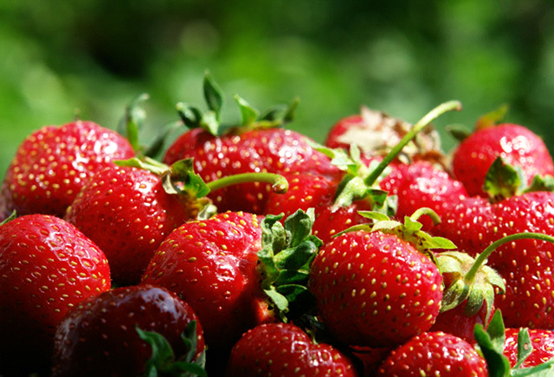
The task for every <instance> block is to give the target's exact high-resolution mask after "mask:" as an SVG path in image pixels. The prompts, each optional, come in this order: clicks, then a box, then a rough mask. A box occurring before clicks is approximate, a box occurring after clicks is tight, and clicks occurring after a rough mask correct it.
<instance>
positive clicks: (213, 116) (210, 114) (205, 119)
mask: <svg viewBox="0 0 555 378" xmlns="http://www.w3.org/2000/svg"><path fill="white" fill-rule="evenodd" d="M200 126H201V127H202V128H203V129H204V130H207V131H208V132H209V133H210V134H212V135H214V136H218V135H222V134H223V129H222V125H220V121H219V120H218V114H217V113H216V112H214V111H213V110H207V111H206V112H204V114H203V115H202V118H201V120H200Z"/></svg>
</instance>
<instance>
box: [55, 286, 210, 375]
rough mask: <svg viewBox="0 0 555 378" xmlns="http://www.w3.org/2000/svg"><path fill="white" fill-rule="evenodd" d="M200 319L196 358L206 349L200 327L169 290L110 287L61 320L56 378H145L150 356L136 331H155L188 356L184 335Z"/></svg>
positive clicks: (185, 306) (57, 336)
mask: <svg viewBox="0 0 555 378" xmlns="http://www.w3.org/2000/svg"><path fill="white" fill-rule="evenodd" d="M193 320H194V321H197V328H196V333H197V356H198V355H199V354H200V353H201V352H202V351H203V350H204V338H203V334H202V326H201V325H200V323H198V318H197V316H196V314H195V313H194V311H193V310H192V308H191V307H190V306H189V305H188V304H187V303H186V302H183V301H182V300H181V299H179V297H177V295H175V293H172V292H170V291H169V290H167V289H164V288H159V287H154V286H149V285H143V286H127V287H120V288H116V289H112V290H111V291H108V292H105V293H102V294H100V295H98V296H95V297H92V298H89V299H88V300H86V301H84V302H82V303H81V304H80V305H79V306H78V307H77V308H75V309H74V310H72V311H71V312H69V313H68V314H67V316H66V317H65V318H64V319H63V320H62V321H61V322H60V324H59V326H58V328H57V330H56V335H55V348H54V358H53V360H54V365H53V370H52V372H53V375H54V376H141V375H143V374H144V368H145V363H146V361H147V360H148V359H149V358H150V357H151V355H152V349H151V347H150V346H149V345H148V343H147V342H146V341H144V340H142V339H141V338H140V336H139V334H138V333H137V331H136V329H135V327H136V326H137V327H139V328H140V329H141V330H143V331H151V332H157V333H159V334H161V335H162V336H164V337H165V338H166V339H167V340H168V342H169V343H170V345H172V347H173V350H174V353H175V354H176V358H177V359H178V358H179V357H180V356H181V355H183V354H184V352H185V351H184V343H183V341H182V340H181V334H182V333H183V331H184V330H185V328H186V326H187V325H188V324H189V322H191V321H193Z"/></svg>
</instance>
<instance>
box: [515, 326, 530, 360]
mask: <svg viewBox="0 0 555 378" xmlns="http://www.w3.org/2000/svg"><path fill="white" fill-rule="evenodd" d="M532 350H533V347H532V341H531V340H530V333H529V332H528V329H527V328H521V329H519V331H518V339H517V360H516V364H515V366H514V367H515V368H517V369H518V368H520V365H522V363H523V362H524V361H525V360H526V358H528V356H530V354H532Z"/></svg>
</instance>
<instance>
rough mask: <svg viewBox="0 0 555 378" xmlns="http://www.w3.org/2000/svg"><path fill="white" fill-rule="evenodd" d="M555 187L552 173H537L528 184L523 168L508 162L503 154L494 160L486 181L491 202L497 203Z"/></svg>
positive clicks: (486, 189)
mask: <svg viewBox="0 0 555 378" xmlns="http://www.w3.org/2000/svg"><path fill="white" fill-rule="evenodd" d="M553 187H554V185H553V176H551V175H545V176H540V175H536V176H534V178H533V179H532V182H531V183H530V185H528V182H527V179H526V176H525V174H524V171H523V170H522V168H521V167H520V166H517V165H511V164H508V163H507V162H506V161H505V160H504V159H503V158H502V157H501V156H498V157H497V158H496V159H495V160H494V161H493V163H492V164H491V166H490V168H489V169H488V171H487V173H486V178H485V181H484V191H485V192H486V194H487V195H488V198H489V201H490V202H491V203H497V202H500V201H502V200H504V199H507V198H510V197H513V196H516V195H520V194H523V193H530V192H537V191H548V192H553Z"/></svg>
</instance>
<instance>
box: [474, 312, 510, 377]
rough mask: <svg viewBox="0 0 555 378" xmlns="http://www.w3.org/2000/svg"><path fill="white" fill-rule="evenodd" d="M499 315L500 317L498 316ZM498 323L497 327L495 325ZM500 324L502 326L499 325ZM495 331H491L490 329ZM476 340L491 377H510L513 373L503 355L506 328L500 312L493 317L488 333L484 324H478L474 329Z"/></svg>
mask: <svg viewBox="0 0 555 378" xmlns="http://www.w3.org/2000/svg"><path fill="white" fill-rule="evenodd" d="M498 314H499V315H498ZM494 322H496V323H497V325H496V324H495V323H494ZM499 322H500V324H499ZM491 323H494V324H493V329H492V330H491V331H490V328H492V324H491ZM500 331H502V332H503V336H502V343H501V346H500V340H501V336H500ZM474 338H475V339H476V342H477V343H478V346H479V347H480V351H481V353H482V355H483V356H484V358H485V360H486V363H487V366H488V373H489V376H490V377H508V376H510V372H511V365H510V363H509V360H508V359H507V357H505V355H503V346H504V342H505V327H504V326H503V320H502V319H501V313H500V312H499V310H497V311H496V313H495V314H494V316H493V319H492V321H491V322H490V324H489V326H488V331H487V332H486V331H485V330H484V327H483V325H482V324H476V326H475V328H474Z"/></svg>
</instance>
